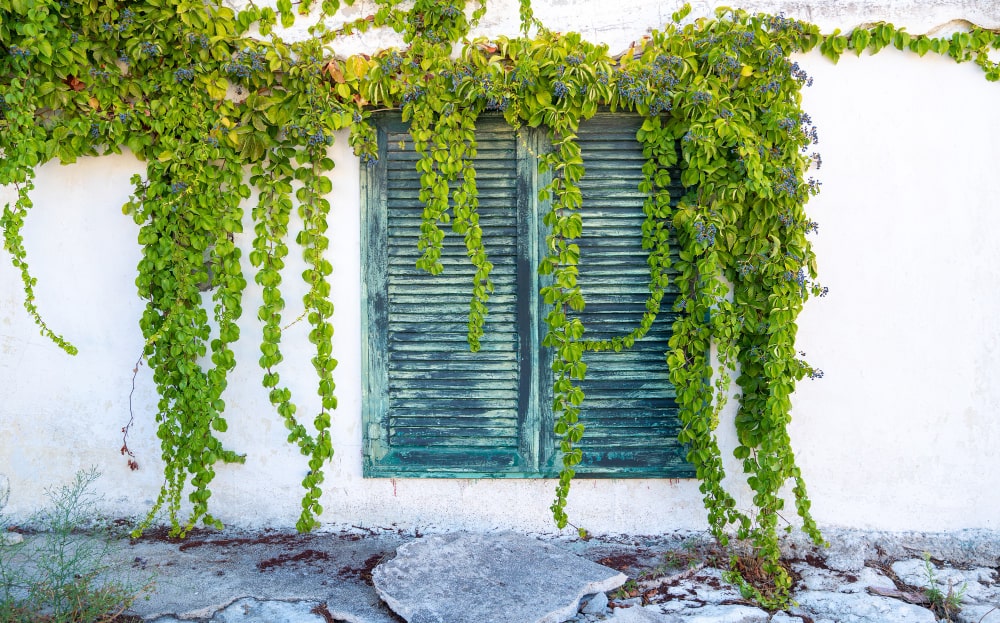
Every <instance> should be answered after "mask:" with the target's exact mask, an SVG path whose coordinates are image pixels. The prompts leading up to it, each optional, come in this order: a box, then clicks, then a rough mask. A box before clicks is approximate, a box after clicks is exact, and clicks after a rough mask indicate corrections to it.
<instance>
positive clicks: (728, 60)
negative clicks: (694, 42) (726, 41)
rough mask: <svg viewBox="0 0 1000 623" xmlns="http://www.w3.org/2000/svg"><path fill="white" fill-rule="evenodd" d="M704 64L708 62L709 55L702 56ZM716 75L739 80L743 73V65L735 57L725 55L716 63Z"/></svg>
mask: <svg viewBox="0 0 1000 623" xmlns="http://www.w3.org/2000/svg"><path fill="white" fill-rule="evenodd" d="M701 59H702V61H703V62H707V61H708V53H707V52H706V53H705V54H702V55H701ZM714 69H715V73H716V74H718V75H719V76H720V77H723V78H730V79H732V78H739V76H740V72H742V71H743V63H741V62H740V61H739V59H737V58H736V57H735V56H730V55H728V54H724V55H723V56H722V58H721V59H719V61H718V62H716V63H715V67H714Z"/></svg>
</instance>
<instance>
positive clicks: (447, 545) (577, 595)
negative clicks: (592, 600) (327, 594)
mask: <svg viewBox="0 0 1000 623" xmlns="http://www.w3.org/2000/svg"><path fill="white" fill-rule="evenodd" d="M372 580H373V582H374V584H375V590H376V591H377V592H378V594H379V597H381V598H382V600H383V601H385V603H386V604H388V606H389V607H390V608H392V609H393V610H394V611H395V612H396V613H397V614H399V615H400V616H401V617H403V619H405V620H406V621H408V623H482V622H483V621H490V622H491V623H508V622H509V623H560V622H561V621H565V620H567V619H570V618H572V617H573V616H574V615H575V614H576V612H577V609H578V607H579V604H580V599H581V598H582V597H583V596H585V595H591V594H594V593H603V592H606V591H610V590H614V589H616V588H618V587H619V586H621V585H622V584H624V583H625V580H626V577H625V575H624V574H622V573H619V572H618V571H615V570H614V569H609V568H608V567H605V566H603V565H599V564H597V563H595V562H591V561H589V560H586V559H585V558H581V557H579V556H577V555H575V554H571V553H569V552H566V551H563V550H562V549H560V548H558V547H556V546H555V545H553V544H551V543H546V542H544V541H540V540H538V539H534V538H531V537H527V536H522V535H518V534H509V533H508V534H468V533H453V534H444V535H436V536H428V537H424V538H422V539H419V540H416V541H412V542H410V543H406V544H405V545H402V546H401V547H400V548H399V549H397V550H396V557H395V558H394V559H392V560H389V561H386V562H383V563H382V564H380V565H379V566H377V567H376V568H375V569H374V570H373V571H372Z"/></svg>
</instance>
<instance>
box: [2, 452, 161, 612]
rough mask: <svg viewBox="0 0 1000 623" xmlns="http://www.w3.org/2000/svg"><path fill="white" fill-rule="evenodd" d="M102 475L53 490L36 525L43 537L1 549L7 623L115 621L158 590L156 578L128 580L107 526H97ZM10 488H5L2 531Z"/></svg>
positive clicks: (89, 474) (83, 475)
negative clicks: (95, 485)
mask: <svg viewBox="0 0 1000 623" xmlns="http://www.w3.org/2000/svg"><path fill="white" fill-rule="evenodd" d="M99 476H100V474H99V473H98V472H97V471H96V470H94V469H91V470H89V471H81V472H78V473H77V475H76V478H75V479H74V481H73V482H72V483H71V484H69V485H66V486H64V487H59V488H55V489H49V490H47V491H46V492H45V493H46V496H47V497H48V499H49V505H48V507H47V508H45V509H44V510H42V511H41V512H39V513H38V514H37V515H36V516H35V518H34V519H33V520H32V522H31V523H32V524H33V525H34V526H36V527H37V528H38V533H37V534H35V535H34V536H32V537H31V538H28V539H25V540H24V541H22V542H20V543H11V544H7V545H0V621H4V622H5V623H112V622H114V621H118V620H121V619H120V617H121V615H122V613H123V612H124V611H125V610H126V609H128V608H129V606H131V605H132V604H133V603H134V602H135V600H136V599H137V598H138V597H139V596H140V595H141V594H142V593H145V592H148V591H149V590H150V589H151V588H152V582H151V581H150V579H149V578H144V579H140V580H136V579H135V578H130V577H127V576H126V575H125V574H124V572H123V571H122V570H123V569H126V568H128V566H127V565H122V564H120V562H121V561H120V560H119V559H118V555H117V554H118V552H117V551H116V549H115V547H114V543H113V541H112V540H111V538H110V535H109V534H108V531H107V529H106V526H102V525H101V523H100V522H95V520H94V518H95V517H96V516H97V515H96V509H97V506H98V504H97V502H98V501H99V498H98V497H97V496H96V495H95V494H94V493H93V492H92V491H91V490H90V487H91V485H92V484H93V483H94V481H95V480H97V478H98V477H99ZM8 493H9V492H8V491H7V489H6V488H4V489H3V490H0V531H3V532H6V531H7V528H8V526H7V521H6V520H5V518H4V517H3V515H2V511H3V507H4V504H5V503H6V501H7V495H8Z"/></svg>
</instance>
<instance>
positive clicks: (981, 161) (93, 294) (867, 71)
mask: <svg viewBox="0 0 1000 623" xmlns="http://www.w3.org/2000/svg"><path fill="white" fill-rule="evenodd" d="M674 4H675V3H663V4H661V3H656V2H652V1H651V0H627V1H624V2H619V3H610V4H609V3H607V2H603V1H602V2H597V1H596V0H556V1H553V2H543V1H542V0H536V5H537V6H536V14H538V15H539V16H540V17H542V19H543V20H544V21H545V22H546V23H547V24H548V25H549V26H550V27H552V28H555V29H560V30H570V29H576V30H582V31H584V34H585V35H587V36H588V37H589V38H591V39H594V40H602V41H606V42H608V43H609V45H611V47H612V49H615V48H621V47H623V46H624V45H626V44H627V43H628V42H629V41H631V40H632V39H634V38H636V37H638V36H641V35H642V34H643V33H644V32H645V30H646V29H647V28H649V27H655V26H657V25H660V24H662V22H663V21H664V20H665V19H667V17H668V15H669V13H670V12H672V11H673V10H674V9H675V6H674ZM701 4H706V3H695V5H696V10H701V9H703V8H704V7H701ZM666 5H669V6H666ZM491 6H494V5H492V4H491ZM612 6H613V8H614V13H613V14H612V13H608V11H609V10H610V9H609V7H612ZM746 6H748V8H753V9H761V10H770V11H779V10H781V9H782V8H784V9H785V10H786V12H787V13H788V14H790V15H796V16H802V17H811V18H812V19H814V20H816V21H818V22H819V23H820V24H821V25H822V26H823V27H824V29H825V30H832V28H834V27H841V28H844V29H847V28H850V27H851V26H853V25H855V24H858V23H862V22H866V21H874V20H876V19H888V20H890V21H893V22H895V23H896V24H897V25H906V26H908V27H909V30H910V31H911V32H921V31H926V30H927V29H930V28H933V27H935V26H937V25H940V24H944V23H946V22H948V21H950V20H953V19H956V18H963V17H964V18H968V19H971V20H973V21H977V22H979V23H982V24H984V25H997V24H991V23H990V20H992V21H993V22H1000V8H998V6H1000V5H998V3H995V2H930V3H924V2H920V3H917V2H888V1H886V2H882V3H878V2H867V3H863V2H857V3H848V4H847V5H845V4H844V3H834V2H830V3H823V2H812V3H806V2H778V1H774V2H754V3H748V4H747V5H746ZM833 7H839V8H833ZM494 10H496V11H497V13H496V15H498V16H500V17H497V18H496V19H497V21H495V22H489V23H488V24H487V23H484V28H487V27H490V28H493V29H494V30H491V32H509V33H513V32H514V31H516V2H508V1H507V0H505V1H504V2H501V3H498V4H497V5H496V6H495V7H494ZM505 12H506V13H505ZM505 14H509V16H508V17H506V18H502V15H505ZM491 15H493V14H492V13H491ZM504 20H506V21H504ZM362 43H364V42H362ZM367 44H368V45H373V44H374V42H373V41H372V40H369V41H368V42H367ZM799 60H800V62H801V64H802V65H803V67H804V68H805V69H806V70H807V71H809V73H810V74H812V75H813V76H814V77H815V85H814V86H813V87H811V88H809V89H806V90H805V91H804V106H805V108H806V110H807V111H808V112H809V113H810V114H811V115H812V117H813V120H814V121H815V123H816V124H817V126H818V127H819V131H820V139H821V143H820V145H819V148H820V150H821V152H822V154H823V162H824V166H823V169H822V170H821V171H819V172H818V173H817V174H816V175H817V177H818V178H819V179H821V181H822V182H823V192H822V194H821V195H820V196H819V197H817V198H815V199H813V200H812V201H811V202H810V203H809V206H808V210H809V212H810V214H811V216H812V218H814V219H815V220H817V221H818V222H819V223H820V232H819V235H818V236H816V237H815V246H816V252H817V255H818V257H819V265H820V271H821V279H822V281H823V283H824V284H825V285H827V286H829V287H830V290H831V292H830V295H829V296H828V297H827V298H825V299H817V300H814V301H812V302H810V303H809V304H808V305H807V308H806V310H805V311H804V312H803V314H802V316H801V318H800V325H801V330H800V333H799V346H800V348H801V349H802V350H804V351H806V352H807V353H808V355H809V359H810V361H811V362H813V363H814V364H816V365H818V366H819V367H820V368H822V369H823V370H824V371H825V378H823V379H822V380H818V381H805V382H803V384H802V385H801V386H800V388H799V390H798V391H797V392H796V394H795V397H794V401H795V409H794V421H793V424H792V435H793V443H794V446H795V448H796V449H797V455H798V459H799V463H800V465H801V466H802V470H803V472H804V475H805V477H806V480H807V482H808V483H809V485H810V491H811V496H812V500H813V511H814V513H815V516H816V518H817V520H818V521H819V522H820V523H821V524H825V525H837V526H849V527H860V528H880V529H891V530H909V529H912V530H952V529H959V528H974V527H984V528H1000V458H998V452H997V448H998V447H1000V417H997V415H998V414H1000V374H997V371H998V370H1000V323H998V322H997V321H996V318H997V317H998V316H1000V313H998V312H1000V269H998V268H997V266H998V265H1000V245H998V244H996V243H995V241H994V239H993V236H994V232H997V231H1000V211H998V210H997V207H1000V206H998V204H1000V201H998V200H997V199H996V198H997V197H1000V175H997V174H996V170H997V163H998V162H1000V121H998V120H997V118H996V111H997V110H1000V84H991V83H988V82H986V81H985V80H984V79H983V76H982V73H981V71H980V70H979V69H978V68H976V67H975V66H972V65H962V66H956V65H955V64H954V63H952V62H951V61H950V60H948V59H939V58H930V57H925V58H923V59H919V58H917V57H915V56H912V55H904V54H902V53H897V52H896V51H885V52H883V53H882V54H880V55H878V56H876V57H867V56H866V57H862V58H861V59H857V58H855V57H853V56H849V57H848V56H845V57H844V58H843V59H842V60H841V61H840V64H839V65H836V66H834V65H833V64H831V63H830V62H828V61H826V60H825V59H823V58H821V57H820V56H819V54H809V55H806V56H804V57H802V58H801V59H799ZM344 139H345V137H344V136H340V137H338V142H337V144H336V145H335V146H334V147H333V148H332V155H333V157H334V158H335V160H336V162H337V168H336V171H335V175H334V180H333V181H334V191H333V193H332V195H331V200H332V202H333V204H334V206H335V207H334V211H333V215H332V217H331V221H332V222H331V224H330V231H331V232H333V234H334V235H335V236H336V237H335V239H334V240H333V242H332V244H331V252H330V257H329V259H330V260H331V262H332V263H333V267H334V271H333V275H332V282H333V292H334V294H333V296H334V303H335V306H336V310H335V316H334V322H335V327H336V335H335V357H336V358H337V359H338V360H339V362H340V364H339V366H338V368H337V370H336V373H335V378H336V382H337V394H338V399H339V407H338V409H337V411H336V414H335V416H336V417H335V424H334V431H333V435H334V445H335V449H336V455H335V457H334V460H333V462H332V464H331V465H330V466H329V467H328V474H327V482H326V483H325V485H324V492H325V493H324V496H323V499H322V504H323V506H324V508H325V509H326V511H325V513H324V515H323V517H322V519H323V521H324V522H326V523H327V524H328V525H330V526H348V525H355V526H390V525H393V524H396V525H398V526H400V527H403V528H421V529H427V528H439V529H443V528H449V529H451V528H471V529H488V528H495V527H504V528H517V529H523V530H535V531H551V530H553V526H552V523H551V519H550V516H549V509H548V506H549V504H550V503H551V498H552V492H553V487H554V484H553V483H552V482H550V481H537V480H440V479H426V480H424V479H413V480H410V479H395V480H388V479H363V478H362V477H361V426H360V419H361V415H360V413H361V397H360V395H361V378H360V344H361V335H360V311H361V310H360V283H359V275H360V260H359V255H360V251H359V244H360V233H359V229H360V221H359V182H358V178H359V170H358V162H357V160H356V159H355V158H354V157H353V156H352V155H351V153H350V150H349V148H348V147H347V144H346V140H344ZM142 170H143V168H142V165H141V163H139V162H137V161H136V160H135V159H134V158H132V157H131V156H129V155H121V156H109V157H104V158H100V159H87V160H83V161H80V162H78V163H76V164H73V165H70V166H60V165H58V164H48V165H45V166H44V167H42V168H41V169H40V170H39V172H38V180H37V189H36V191H35V193H34V195H33V197H34V199H35V204H36V207H35V209H34V211H33V212H32V213H31V214H30V217H29V219H28V223H27V226H26V229H25V238H26V245H27V249H28V253H29V262H30V264H31V267H32V272H33V274H34V275H35V276H36V277H37V278H38V286H37V295H38V300H37V302H38V305H39V307H40V309H41V311H42V313H43V315H44V317H45V318H46V319H47V320H48V322H49V323H50V325H51V326H52V327H53V329H54V330H56V331H57V332H60V333H63V334H64V335H65V336H66V337H67V339H69V340H70V341H72V342H73V343H74V344H75V345H77V346H78V347H79V349H80V354H79V355H78V356H76V357H69V356H67V355H65V354H63V353H62V352H61V351H59V350H58V349H57V348H56V347H55V346H53V345H52V344H50V343H49V342H48V341H46V340H45V339H44V338H42V337H40V336H39V335H38V331H37V329H36V328H35V327H34V325H33V324H32V323H31V320H30V319H29V318H28V316H27V314H26V313H25V312H24V310H23V308H22V306H21V304H22V293H21V289H20V280H19V278H18V276H17V274H16V273H15V271H14V270H13V269H12V268H11V266H10V264H9V262H7V260H6V259H4V260H3V262H0V388H2V397H0V440H2V441H0V474H6V476H7V478H8V479H9V483H10V486H11V489H12V495H11V499H10V505H9V507H8V509H7V511H8V512H10V513H12V514H13V515H14V516H15V517H24V516H26V515H27V514H28V513H29V512H30V511H31V510H32V509H34V508H36V507H37V506H39V505H40V504H41V503H42V501H43V495H42V490H43V487H45V486H49V485H53V484H60V483H63V482H66V481H68V480H70V479H71V478H72V476H73V474H74V472H76V471H77V470H78V469H81V468H86V467H89V466H92V465H95V466H97V467H98V468H99V469H100V470H101V471H103V473H104V477H103V478H102V479H101V480H100V481H99V484H98V489H99V490H100V492H102V493H103V494H104V495H105V496H106V502H105V509H106V511H107V512H108V514H110V515H140V514H142V513H144V512H145V511H146V509H148V507H149V505H150V504H151V503H152V502H153V500H154V499H155V496H156V494H157V492H158V489H159V485H160V483H161V480H162V474H161V463H160V459H159V446H158V440H157V438H156V436H155V431H156V424H155V422H153V421H152V419H153V414H154V413H155V406H156V395H155V392H154V390H153V384H152V380H151V375H150V373H149V371H148V369H146V368H145V367H143V368H141V369H140V371H139V374H138V376H137V379H136V390H135V396H134V399H133V407H134V410H135V413H136V423H135V427H134V428H133V430H132V432H131V435H130V441H129V445H130V447H131V448H132V449H133V450H134V451H135V452H136V454H137V455H138V456H137V459H138V461H139V463H140V466H141V468H140V469H139V470H138V471H134V472H133V471H130V470H129V469H128V467H127V466H126V463H125V459H124V458H123V457H121V456H120V454H119V451H118V449H119V447H120V446H121V433H120V429H121V427H122V426H124V425H125V423H126V422H127V421H128V418H129V408H128V405H129V402H128V401H129V391H130V389H131V386H132V367H133V365H134V364H135V361H136V359H137V358H138V356H139V354H140V351H141V348H142V338H141V335H140V332H139V329H138V319H139V316H140V313H141V310H142V303H141V301H139V300H138V299H137V297H136V296H135V286H134V278H135V265H136V263H137V261H138V259H139V247H138V245H137V243H136V242H135V237H136V226H135V225H134V224H133V222H132V221H131V219H130V218H129V217H126V216H123V215H122V214H121V211H120V207H121V205H122V204H123V203H124V202H125V201H126V200H127V197H128V194H129V190H130V186H129V184H128V178H129V177H130V176H131V175H132V174H134V173H137V172H142ZM2 192H3V193H5V194H4V195H3V200H4V201H6V200H9V197H10V196H11V193H10V192H9V189H5V190H3V191H2ZM247 231H252V228H250V227H249V226H248V227H247ZM249 240H250V235H249V234H244V235H243V236H241V240H240V242H241V244H243V245H244V246H245V247H246V246H249ZM298 272H299V270H298V269H297V267H296V266H290V267H289V275H295V274H297V273H298ZM287 300H289V301H290V302H291V301H295V300H298V297H296V296H293V295H289V296H288V297H287ZM258 301H259V290H258V289H257V288H256V286H255V285H253V284H252V283H251V285H250V286H249V288H248V291H247V298H246V300H245V305H244V308H245V310H246V311H245V314H244V320H243V322H242V326H243V336H244V339H243V341H242V342H241V343H240V344H239V345H238V346H237V348H236V351H237V353H236V354H237V360H238V361H239V362H240V363H239V365H238V367H237V368H236V370H235V371H234V373H233V376H232V378H231V381H230V384H229V389H228V390H227V393H226V396H225V397H226V400H227V404H228V410H227V418H228V420H229V424H230V426H229V431H230V432H228V433H226V434H225V435H223V437H224V439H225V440H226V442H227V443H228V444H229V447H231V448H233V449H235V450H237V451H240V452H245V453H246V454H247V463H246V465H242V466H222V467H220V469H219V473H218V477H217V479H216V481H215V483H214V486H213V487H212V489H213V491H214V496H213V498H212V508H213V511H214V512H215V513H216V514H217V516H219V517H220V518H221V519H222V520H223V521H226V522H229V523H234V524H239V525H246V526H258V527H259V526H290V525H292V524H293V523H294V521H295V519H296V517H297V515H298V509H299V503H298V501H299V498H300V487H299V481H300V480H301V478H302V476H303V474H304V472H305V470H306V469H307V468H306V465H305V462H304V459H303V458H302V457H301V456H300V455H299V454H298V452H297V451H296V450H295V449H294V448H293V447H291V446H289V445H288V444H286V443H285V441H284V439H285V429H284V426H283V425H282V423H281V421H280V419H279V418H278V416H277V415H276V414H274V412H273V410H272V408H271V406H270V405H269V404H268V402H267V396H266V393H265V391H264V389H263V388H262V387H261V386H260V383H259V377H260V372H259V369H258V368H257V366H256V360H257V358H258V351H257V341H256V340H257V335H258V332H259V328H258V327H257V325H256V321H255V315H256V314H255V310H256V307H257V305H258ZM291 304H292V305H294V303H291ZM297 315H298V312H297V311H296V310H295V309H294V307H292V308H291V309H289V310H287V314H286V318H294V317H295V316H297ZM306 331H307V329H306V327H305V326H303V325H301V324H300V325H297V326H296V327H295V328H293V329H292V330H290V331H289V334H288V339H287V344H286V346H285V348H286V363H285V364H284V365H285V368H284V369H283V373H284V378H285V379H289V380H290V381H291V382H292V388H293V391H296V393H297V396H298V400H299V401H301V402H305V403H306V404H305V405H300V407H306V408H305V411H306V412H308V410H309V409H308V404H309V400H311V399H312V396H313V390H312V388H311V383H312V378H313V376H312V369H311V365H310V364H309V356H310V355H309V350H308V348H307V347H308V342H307V341H306ZM729 416H730V418H731V411H730V413H729ZM721 428H722V430H720V434H721V435H722V437H723V440H724V442H725V443H731V437H732V435H731V432H730V431H729V428H728V427H727V425H726V423H724V424H723V426H722V427H721ZM732 469H733V471H736V470H738V467H737V466H736V464H735V462H732ZM793 514H794V511H793V510H791V509H789V512H788V515H789V516H791V515H793ZM570 515H571V518H572V520H573V521H574V523H576V524H578V525H582V526H585V527H587V528H589V529H591V530H592V531H595V532H633V533H654V532H660V531H664V530H669V529H674V528H691V529H697V528H701V527H703V526H704V510H703V508H702V506H701V501H700V496H699V493H698V488H697V482H696V481H693V480H685V481H669V480H590V481H588V480H579V481H577V482H576V483H575V484H574V489H573V492H572V494H571V501H570Z"/></svg>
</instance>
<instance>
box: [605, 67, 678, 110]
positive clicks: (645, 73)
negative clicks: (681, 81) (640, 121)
mask: <svg viewBox="0 0 1000 623" xmlns="http://www.w3.org/2000/svg"><path fill="white" fill-rule="evenodd" d="M683 62H684V61H683V59H681V58H679V57H676V56H670V55H666V54H660V55H659V56H657V57H656V59H655V60H654V61H653V62H652V64H651V65H649V66H645V67H643V68H642V69H641V70H640V71H639V72H638V73H637V74H636V75H632V73H631V72H628V71H620V72H619V73H618V93H619V95H620V96H621V97H622V99H624V100H626V101H628V102H631V103H632V105H639V104H643V103H647V102H648V103H649V113H650V114H651V115H658V114H660V113H664V112H669V111H670V110H671V109H672V108H673V102H672V100H671V90H672V89H673V88H674V87H675V86H677V82H678V80H677V77H676V76H675V75H674V69H675V68H676V67H677V66H678V65H679V64H681V63H683ZM651 96H652V101H651V102H650V101H649V100H650V97H651Z"/></svg>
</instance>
